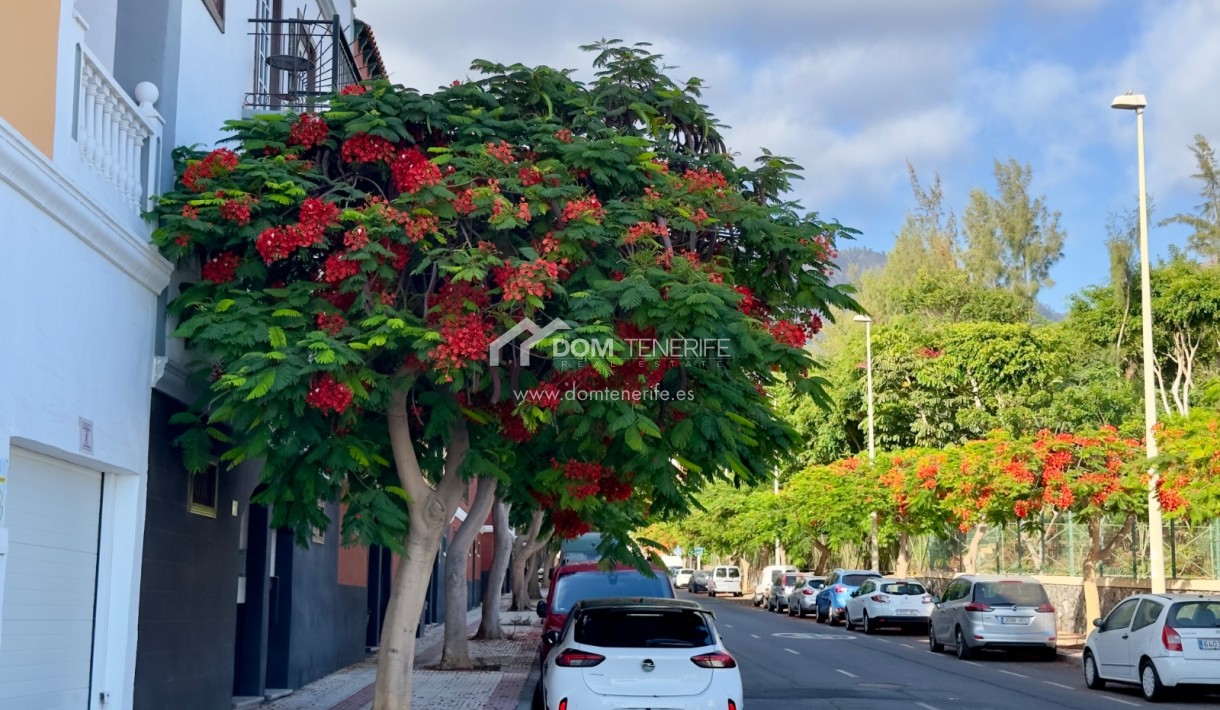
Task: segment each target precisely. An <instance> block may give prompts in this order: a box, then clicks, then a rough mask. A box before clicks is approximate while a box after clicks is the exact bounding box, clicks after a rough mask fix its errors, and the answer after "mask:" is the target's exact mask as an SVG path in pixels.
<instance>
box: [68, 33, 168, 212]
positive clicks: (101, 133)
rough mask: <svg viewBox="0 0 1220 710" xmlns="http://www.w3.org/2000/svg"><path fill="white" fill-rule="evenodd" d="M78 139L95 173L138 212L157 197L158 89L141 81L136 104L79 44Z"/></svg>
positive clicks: (85, 160)
mask: <svg viewBox="0 0 1220 710" xmlns="http://www.w3.org/2000/svg"><path fill="white" fill-rule="evenodd" d="M77 46H78V49H79V51H80V54H79V57H80V64H79V66H80V69H79V84H78V93H77V115H76V141H77V144H78V146H79V147H80V155H81V158H82V159H83V160H84V162H85V164H87V165H89V166H90V167H92V168H93V169H94V170H96V171H97V172H98V173H99V174H101V176H102V177H104V178H105V179H106V181H107V182H108V183H110V184H111V185H113V186H114V188H115V189H116V190H118V192H119V194H120V195H122V197H123V200H124V201H125V202H127V203H128V204H130V205H131V206H132V207H133V208H134V209H135V210H136V211H137V212H140V211H143V210H146V209H148V207H149V200H150V198H151V197H152V196H153V195H154V194H155V193H156V186H157V166H158V165H159V162H160V161H159V157H160V156H159V155H158V154H159V152H160V140H161V125H162V121H161V116H160V115H159V114H158V113H157V110H156V109H155V108H153V104H154V103H156V101H157V97H158V91H157V87H156V86H154V85H152V84H150V83H148V82H142V83H140V84H139V85H138V86H136V91H135V93H136V101H132V100H131V98H129V97H128V96H127V94H126V92H124V91H123V89H122V88H121V87H120V86H119V84H118V82H117V81H115V80H114V77H112V76H111V75H110V72H108V71H106V69H105V67H104V66H103V65H102V64H101V63H100V62H99V61H98V59H97V57H95V56H94V55H93V53H92V52H90V51H89V49H88V48H87V47H86V46H85V45H84V43H81V44H79V45H77Z"/></svg>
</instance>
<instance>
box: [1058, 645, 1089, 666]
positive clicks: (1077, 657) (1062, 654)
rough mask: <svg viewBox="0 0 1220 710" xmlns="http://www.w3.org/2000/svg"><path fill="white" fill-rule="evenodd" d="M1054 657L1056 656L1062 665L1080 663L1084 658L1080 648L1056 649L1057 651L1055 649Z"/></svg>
mask: <svg viewBox="0 0 1220 710" xmlns="http://www.w3.org/2000/svg"><path fill="white" fill-rule="evenodd" d="M1055 655H1056V656H1058V660H1060V661H1063V662H1064V663H1081V662H1082V661H1081V658H1083V657H1084V649H1081V648H1069V649H1062V648H1057V649H1055Z"/></svg>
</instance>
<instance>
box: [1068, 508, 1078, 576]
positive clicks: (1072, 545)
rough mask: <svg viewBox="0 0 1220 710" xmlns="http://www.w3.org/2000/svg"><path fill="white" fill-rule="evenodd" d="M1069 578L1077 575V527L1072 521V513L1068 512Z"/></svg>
mask: <svg viewBox="0 0 1220 710" xmlns="http://www.w3.org/2000/svg"><path fill="white" fill-rule="evenodd" d="M1067 518H1068V522H1067V526H1068V576H1071V575H1074V574H1076V525H1075V523H1074V522H1073V520H1072V511H1070V510H1069V511H1068V515H1067Z"/></svg>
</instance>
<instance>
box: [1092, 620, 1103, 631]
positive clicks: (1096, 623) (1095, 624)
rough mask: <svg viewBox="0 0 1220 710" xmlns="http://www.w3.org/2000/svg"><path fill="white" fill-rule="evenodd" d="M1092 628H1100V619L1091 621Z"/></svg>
mask: <svg viewBox="0 0 1220 710" xmlns="http://www.w3.org/2000/svg"><path fill="white" fill-rule="evenodd" d="M1093 626H1095V627H1097V628H1099V629H1100V628H1101V619H1093Z"/></svg>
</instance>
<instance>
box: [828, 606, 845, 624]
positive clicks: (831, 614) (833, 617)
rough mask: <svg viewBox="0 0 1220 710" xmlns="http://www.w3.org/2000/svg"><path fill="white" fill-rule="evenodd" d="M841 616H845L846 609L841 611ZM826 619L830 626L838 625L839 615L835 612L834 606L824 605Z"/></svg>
mask: <svg viewBox="0 0 1220 710" xmlns="http://www.w3.org/2000/svg"><path fill="white" fill-rule="evenodd" d="M843 616H844V617H846V616H847V610H844V611H843ZM826 620H827V621H829V622H830V625H831V626H838V625H839V617H838V615H836V614H835V610H834V607H826Z"/></svg>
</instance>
